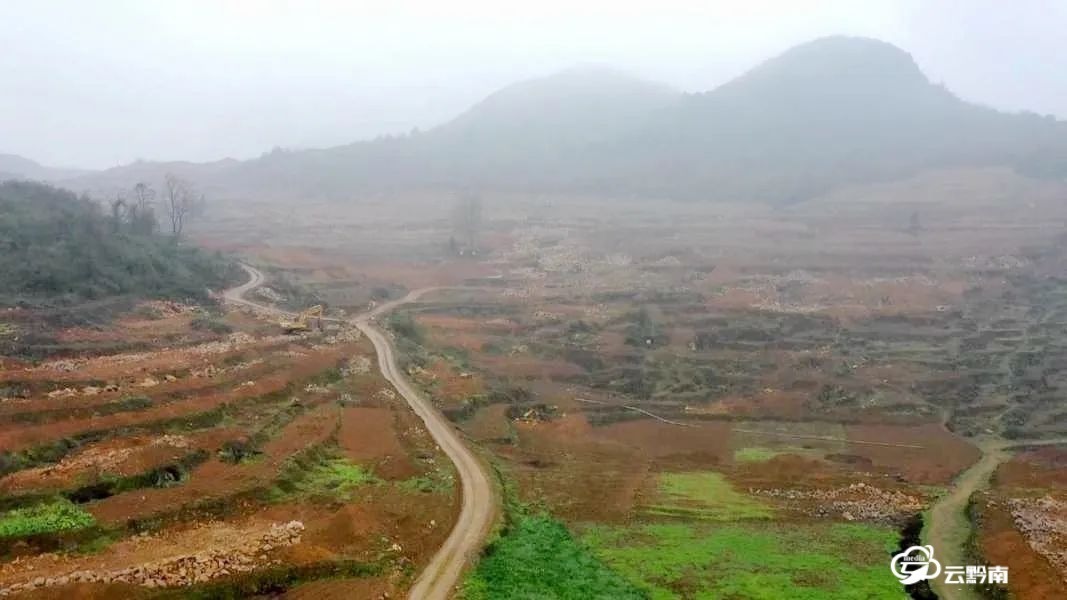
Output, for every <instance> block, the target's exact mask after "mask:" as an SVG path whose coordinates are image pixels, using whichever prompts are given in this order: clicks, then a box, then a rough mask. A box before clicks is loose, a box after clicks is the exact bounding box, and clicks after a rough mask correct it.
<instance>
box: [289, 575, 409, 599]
mask: <svg viewBox="0 0 1067 600" xmlns="http://www.w3.org/2000/svg"><path fill="white" fill-rule="evenodd" d="M397 579H398V578H396V577H395V576H394V577H392V578H389V577H385V576H382V577H373V578H366V579H324V580H320V581H312V582H311V583H306V584H304V585H301V586H297V587H295V588H293V589H291V590H289V591H287V592H286V593H284V594H282V596H281V597H282V598H283V599H284V600H352V599H353V598H368V599H373V598H401V597H403V591H402V588H401V587H400V586H399V585H398V582H397Z"/></svg>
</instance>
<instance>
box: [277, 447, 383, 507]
mask: <svg viewBox="0 0 1067 600" xmlns="http://www.w3.org/2000/svg"><path fill="white" fill-rule="evenodd" d="M309 458H311V460H302V461H294V462H293V463H292V464H290V465H288V466H287V468H286V469H285V472H284V474H283V476H282V477H281V478H280V479H279V480H278V481H277V482H276V483H275V486H274V488H273V489H272V490H271V493H270V498H271V500H274V501H281V500H289V499H292V498H298V497H328V498H333V499H339V500H348V499H350V498H351V495H352V491H353V490H355V489H356V488H359V487H361V486H364V485H367V484H370V483H376V482H377V481H378V479H377V478H375V477H374V475H372V474H371V473H370V472H369V471H367V470H366V469H364V468H363V467H361V466H359V465H357V464H355V463H353V462H351V461H349V460H348V459H346V458H340V457H337V456H329V455H326V456H312V457H309Z"/></svg>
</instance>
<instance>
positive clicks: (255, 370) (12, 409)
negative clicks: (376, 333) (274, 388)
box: [0, 353, 291, 420]
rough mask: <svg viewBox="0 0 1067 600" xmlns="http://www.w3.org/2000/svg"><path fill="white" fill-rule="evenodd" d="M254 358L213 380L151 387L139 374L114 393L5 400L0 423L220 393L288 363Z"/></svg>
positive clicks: (164, 382) (220, 370)
mask: <svg viewBox="0 0 1067 600" xmlns="http://www.w3.org/2000/svg"><path fill="white" fill-rule="evenodd" d="M257 358H260V359H263V360H262V361H261V362H257V363H256V364H247V363H246V366H243V367H240V368H238V366H236V365H235V366H233V367H221V368H217V369H216V371H215V374H214V375H213V376H206V377H193V376H186V377H179V378H178V379H177V380H176V381H167V380H166V379H164V378H163V377H153V378H154V379H156V380H157V381H158V382H159V384H158V385H154V386H152V387H142V386H140V385H138V384H139V382H141V381H144V378H145V377H147V376H148V375H144V374H142V375H140V376H139V379H136V378H133V377H130V378H128V379H126V380H123V381H117V382H115V383H116V384H117V385H118V386H119V389H118V391H111V392H109V391H103V390H101V391H100V392H99V393H97V394H95V395H85V394H83V393H80V391H81V387H82V386H71V387H72V388H73V389H75V391H77V392H78V393H77V394H75V395H72V396H66V397H58V398H48V397H47V396H41V395H38V396H37V397H30V398H19V399H9V400H7V401H6V402H3V403H0V420H2V418H3V417H4V416H12V415H16V414H19V413H28V412H39V411H53V410H54V411H61V410H65V409H68V408H90V407H95V406H103V405H106V404H109V403H112V402H116V401H118V400H121V399H123V398H128V397H130V396H139V395H148V396H151V397H153V398H156V397H169V396H177V395H182V396H188V395H192V394H200V395H205V394H210V393H212V392H220V391H224V389H225V388H227V387H229V386H230V385H231V383H232V381H238V382H244V381H249V380H256V379H259V378H261V377H263V376H264V375H265V374H268V373H271V372H273V371H275V370H277V369H279V368H284V367H285V365H286V364H287V363H289V362H291V359H290V358H289V357H286V356H282V355H281V354H280V353H274V354H266V355H261V356H259V357H257ZM224 359H225V357H222V358H220V364H221V362H222V360H224ZM84 376H85V377H88V378H92V374H91V373H86V374H84ZM61 385H62V384H61Z"/></svg>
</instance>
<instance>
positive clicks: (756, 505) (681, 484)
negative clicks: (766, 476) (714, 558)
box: [642, 471, 774, 521]
mask: <svg viewBox="0 0 1067 600" xmlns="http://www.w3.org/2000/svg"><path fill="white" fill-rule="evenodd" d="M659 489H660V497H659V500H658V502H657V503H656V504H653V505H649V506H645V507H643V508H642V511H643V512H644V513H645V514H647V515H655V516H664V517H685V518H689V519H701V520H709V521H733V520H738V519H769V518H771V517H772V516H773V514H774V513H773V511H772V510H771V508H770V507H768V506H767V505H765V504H763V503H762V502H760V501H758V500H756V499H754V498H751V497H749V496H746V495H745V494H742V493H739V492H738V491H736V490H734V488H733V486H731V485H730V483H729V482H728V481H726V479H725V478H724V477H723V476H722V475H721V474H719V473H713V472H710V471H698V472H692V473H664V474H662V475H660V481H659Z"/></svg>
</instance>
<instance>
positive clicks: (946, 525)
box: [923, 438, 1067, 600]
mask: <svg viewBox="0 0 1067 600" xmlns="http://www.w3.org/2000/svg"><path fill="white" fill-rule="evenodd" d="M976 443H977V445H978V448H979V449H981V450H982V457H981V458H980V459H979V460H978V462H976V463H974V464H973V465H971V467H970V468H969V469H967V470H966V471H964V472H963V473H961V474H960V476H959V477H957V478H956V481H955V482H953V486H952V489H950V490H949V491H948V493H946V494H945V495H944V496H941V498H939V499H938V500H937V502H936V503H934V505H933V506H932V507H930V512H929V513H928V514H927V517H926V518H927V523H926V532H925V535H924V536H923V537H924V541H923V543H925V544H932V545H933V547H934V556H935V557H936V558H937V559H938V560H939V561H940V562H941V564H942V565H966V564H967V558H966V549H967V540H968V538H969V537H970V535H971V529H972V527H973V526H972V524H971V521H970V519H968V518H967V512H966V511H967V503H968V502H969V501H970V499H971V495H972V494H974V492H975V491H977V490H979V489H982V488H984V487H985V486H986V485H988V484H989V479H990V477H991V476H992V475H993V472H994V471H996V470H997V467H999V466H1000V465H1001V464H1002V463H1003V462H1004V461H1006V460H1008V459H1009V458H1011V456H1012V452H1011V450H1012V448H1018V447H1024V446H1048V445H1059V444H1063V443H1067V438H1057V439H1048V440H1012V441H1006V440H1002V439H999V438H984V439H980V440H977V441H976ZM930 583H931V587H932V588H933V589H934V592H935V593H937V596H938V597H939V598H944V599H945V600H972V599H974V600H977V599H978V598H979V596H978V594H977V593H976V592H975V591H974V589H973V587H972V586H967V585H946V584H945V580H944V577H940V578H938V579H935V580H933V581H931V582H930Z"/></svg>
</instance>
